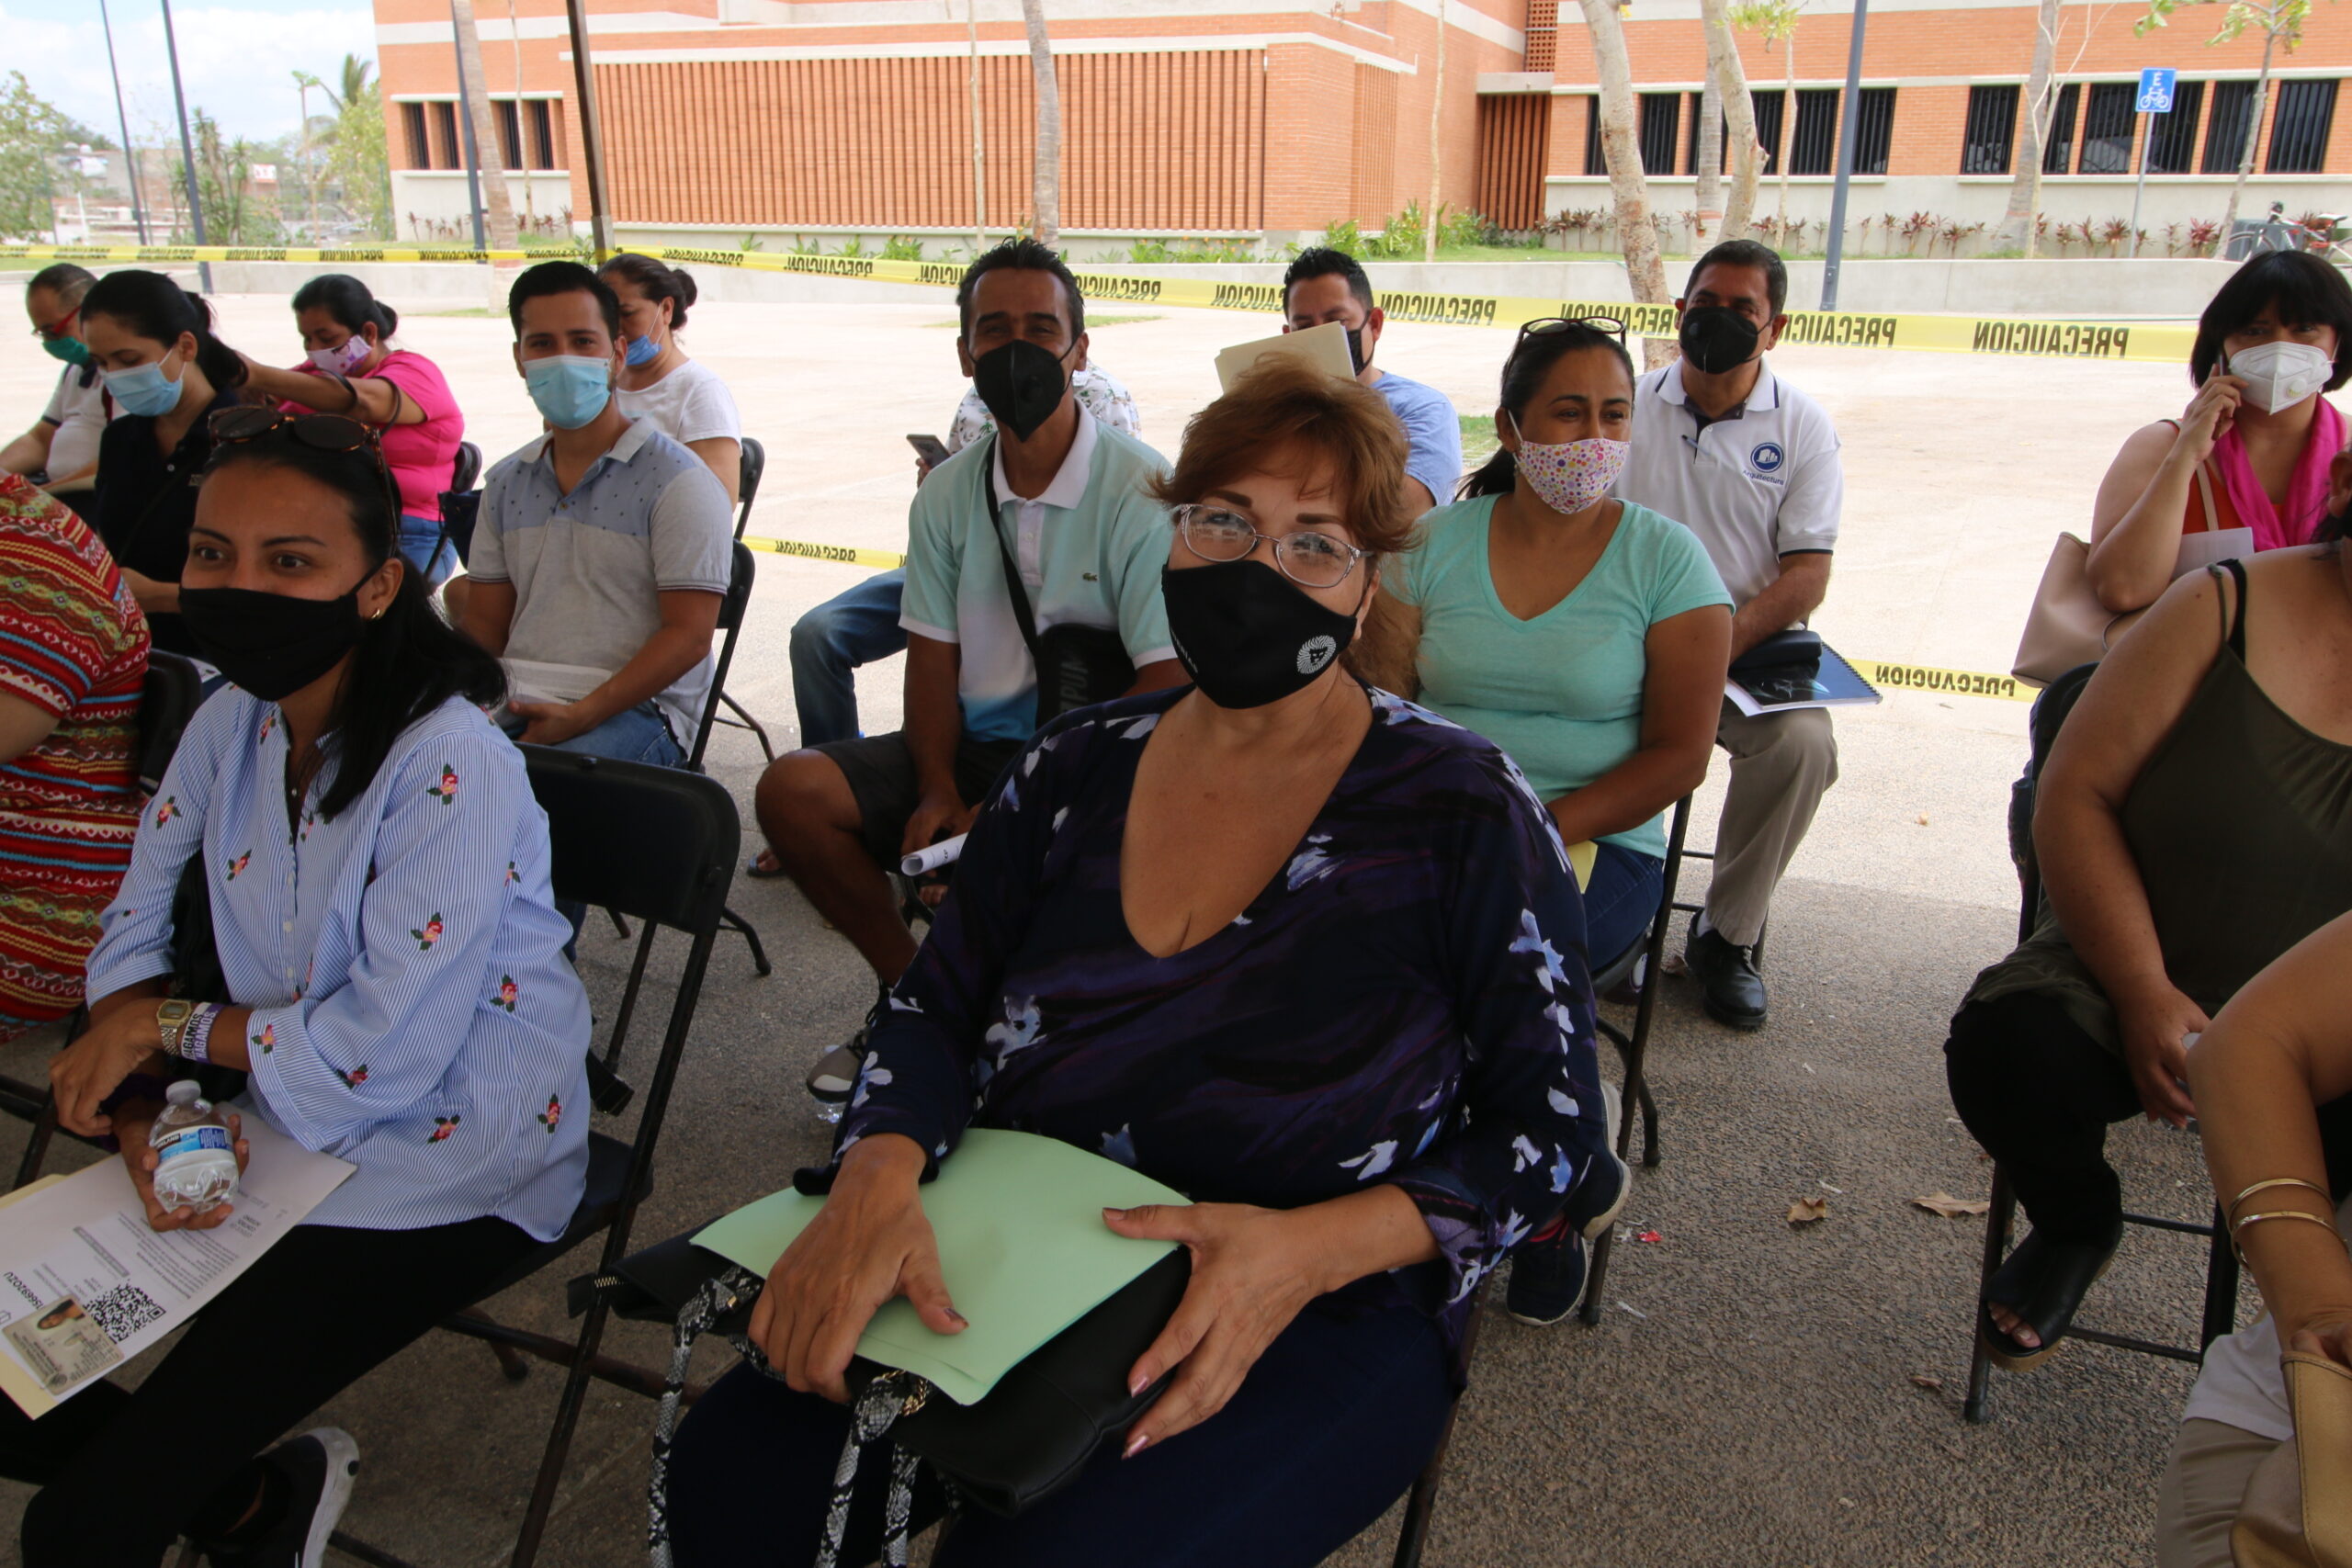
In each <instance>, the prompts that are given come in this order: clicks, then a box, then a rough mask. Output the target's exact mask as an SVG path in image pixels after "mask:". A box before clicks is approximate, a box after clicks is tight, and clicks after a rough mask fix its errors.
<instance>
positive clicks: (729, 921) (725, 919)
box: [718, 909, 775, 976]
mask: <svg viewBox="0 0 2352 1568" xmlns="http://www.w3.org/2000/svg"><path fill="white" fill-rule="evenodd" d="M718 919H719V922H720V923H721V924H723V925H726V926H729V927H730V928H732V929H733V930H735V931H739V932H741V935H742V938H743V940H744V942H747V943H749V944H750V946H751V949H752V970H753V971H754V972H755V973H757V974H759V975H761V976H769V975H773V974H775V964H770V963H769V962H768V950H767V949H766V948H764V947H763V946H761V945H760V933H759V932H758V931H753V930H752V922H751V921H749V920H747V919H744V918H743V917H742V916H741V915H739V914H737V913H736V912H735V911H734V910H732V909H724V910H721V911H720V912H719V916H718Z"/></svg>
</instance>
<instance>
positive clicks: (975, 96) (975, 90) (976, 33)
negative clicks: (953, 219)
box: [964, 0, 989, 256]
mask: <svg viewBox="0 0 2352 1568" xmlns="http://www.w3.org/2000/svg"><path fill="white" fill-rule="evenodd" d="M964 26H965V28H967V31H968V33H969V36H970V39H971V43H972V59H971V69H970V71H969V73H967V75H966V76H965V78H964V91H965V95H966V96H967V97H968V98H969V99H970V100H971V105H972V254H974V255H975V256H977V255H978V254H980V253H981V252H982V251H985V250H987V249H988V248H989V160H988V145H987V143H986V141H983V140H982V133H981V126H980V0H964Z"/></svg>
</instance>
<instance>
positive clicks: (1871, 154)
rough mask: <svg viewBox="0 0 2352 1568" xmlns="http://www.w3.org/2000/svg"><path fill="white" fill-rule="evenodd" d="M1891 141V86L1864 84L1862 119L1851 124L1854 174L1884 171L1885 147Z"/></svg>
mask: <svg viewBox="0 0 2352 1568" xmlns="http://www.w3.org/2000/svg"><path fill="white" fill-rule="evenodd" d="M1893 144H1894V88H1892V87H1864V88H1863V89H1862V104H1861V118H1860V123H1858V124H1857V125H1856V126H1855V127H1854V173H1856V174H1858V175H1883V174H1884V173H1886V154H1887V149H1888V148H1889V147H1891V146H1892V145H1893Z"/></svg>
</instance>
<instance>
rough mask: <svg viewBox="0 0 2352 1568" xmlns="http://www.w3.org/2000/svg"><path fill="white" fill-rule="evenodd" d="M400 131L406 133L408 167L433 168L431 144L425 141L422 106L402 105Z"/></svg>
mask: <svg viewBox="0 0 2352 1568" xmlns="http://www.w3.org/2000/svg"><path fill="white" fill-rule="evenodd" d="M401 130H402V131H404V132H406V140H407V141H408V166H409V167H410V168H412V169H429V168H431V167H432V166H433V143H432V142H431V141H427V140H426V139H425V135H424V105H423V104H402V105H401Z"/></svg>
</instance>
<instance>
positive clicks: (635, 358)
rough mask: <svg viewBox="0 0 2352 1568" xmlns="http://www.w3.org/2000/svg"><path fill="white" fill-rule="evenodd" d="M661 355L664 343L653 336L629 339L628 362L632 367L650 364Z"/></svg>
mask: <svg viewBox="0 0 2352 1568" xmlns="http://www.w3.org/2000/svg"><path fill="white" fill-rule="evenodd" d="M661 357H662V345H661V344H659V343H657V342H655V341H654V340H653V339H652V338H650V337H633V338H631V339H629V340H628V363H629V365H630V366H631V367H637V366H642V365H650V364H652V363H653V362H654V361H655V360H657V359H659V358H661Z"/></svg>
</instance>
